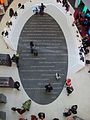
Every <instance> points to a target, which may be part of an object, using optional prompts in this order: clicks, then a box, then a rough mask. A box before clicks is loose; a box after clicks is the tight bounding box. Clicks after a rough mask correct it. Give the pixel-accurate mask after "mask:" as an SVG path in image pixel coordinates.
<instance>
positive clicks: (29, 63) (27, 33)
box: [18, 13, 68, 105]
mask: <svg viewBox="0 0 90 120" xmlns="http://www.w3.org/2000/svg"><path fill="white" fill-rule="evenodd" d="M30 41H33V42H34V44H35V48H36V49H37V51H38V56H34V55H33V54H31V52H30ZM18 52H19V53H20V61H19V75H20V79H21V82H22V85H23V87H24V89H25V91H26V93H27V94H28V96H29V97H30V98H31V99H32V100H33V101H35V102H36V103H39V104H42V105H45V104H49V103H51V102H53V101H54V100H55V99H56V98H57V97H58V96H59V95H60V93H61V91H62V89H63V86H64V84H65V79H66V76H67V68H68V51H67V45H66V40H65V37H64V35H63V32H62V30H61V28H60V27H59V25H58V24H57V22H56V21H55V20H54V19H53V18H52V17H51V16H50V15H48V14H46V13H45V14H44V15H43V16H42V15H33V16H32V17H31V18H30V19H29V20H28V21H27V22H26V24H25V25H24V27H23V29H22V31H21V35H20V38H19V43H18ZM56 72H57V73H59V74H60V76H61V78H60V79H59V80H56V78H55V74H56ZM48 83H51V84H52V86H53V90H52V92H50V93H46V92H45V87H44V86H45V85H46V84H48Z"/></svg>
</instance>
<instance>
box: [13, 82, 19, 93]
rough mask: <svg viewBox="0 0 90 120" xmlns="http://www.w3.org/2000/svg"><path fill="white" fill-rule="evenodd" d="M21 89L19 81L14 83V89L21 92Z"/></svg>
mask: <svg viewBox="0 0 90 120" xmlns="http://www.w3.org/2000/svg"><path fill="white" fill-rule="evenodd" d="M19 87H20V83H19V82H18V81H16V82H14V88H16V89H17V90H18V91H20V89H19Z"/></svg>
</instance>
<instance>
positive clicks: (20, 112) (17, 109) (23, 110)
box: [11, 107, 26, 115]
mask: <svg viewBox="0 0 90 120" xmlns="http://www.w3.org/2000/svg"><path fill="white" fill-rule="evenodd" d="M11 110H12V111H14V112H15V111H17V112H18V113H19V114H20V115H22V114H23V113H25V112H26V110H25V109H21V108H16V107H12V108H11Z"/></svg>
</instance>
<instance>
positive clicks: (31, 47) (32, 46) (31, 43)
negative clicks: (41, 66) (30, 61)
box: [30, 41, 35, 54]
mask: <svg viewBox="0 0 90 120" xmlns="http://www.w3.org/2000/svg"><path fill="white" fill-rule="evenodd" d="M34 46H35V45H34V43H33V41H31V42H30V49H31V53H32V54H33V52H34Z"/></svg>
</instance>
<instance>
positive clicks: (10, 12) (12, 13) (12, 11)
mask: <svg viewBox="0 0 90 120" xmlns="http://www.w3.org/2000/svg"><path fill="white" fill-rule="evenodd" d="M9 16H10V17H12V16H14V10H13V9H12V8H10V9H9Z"/></svg>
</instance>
